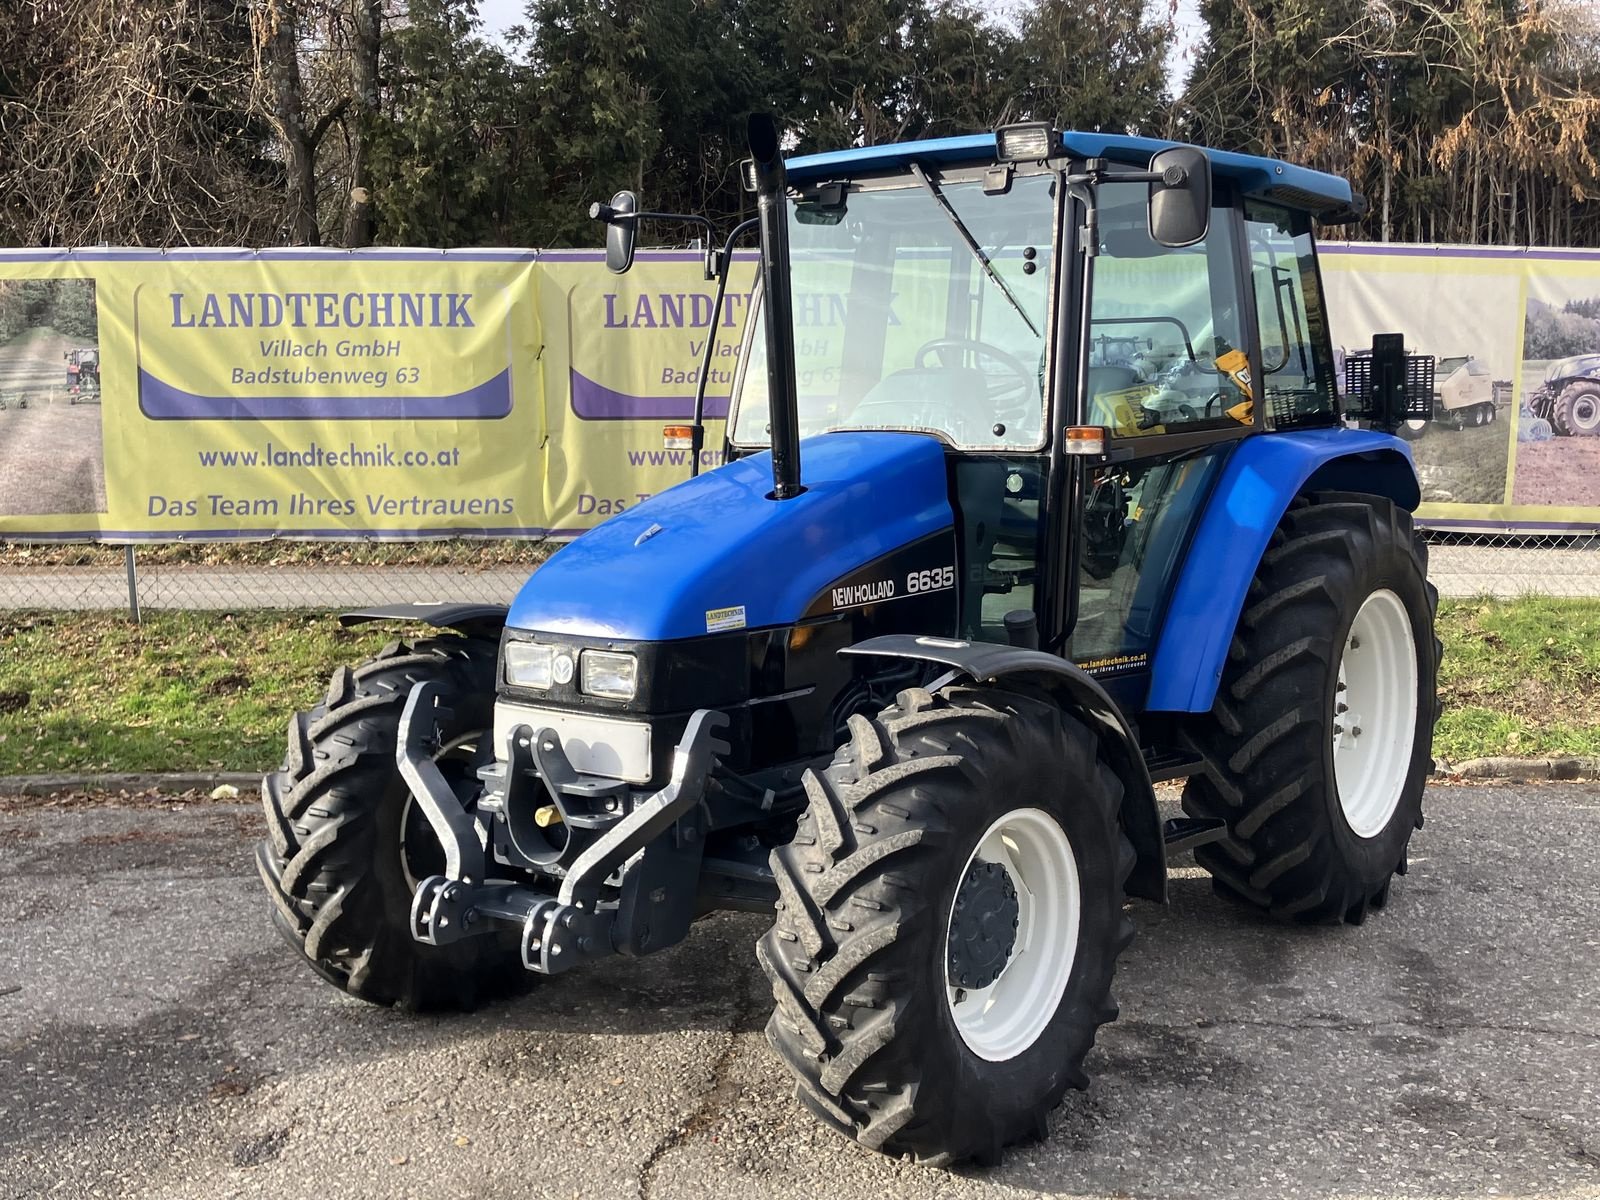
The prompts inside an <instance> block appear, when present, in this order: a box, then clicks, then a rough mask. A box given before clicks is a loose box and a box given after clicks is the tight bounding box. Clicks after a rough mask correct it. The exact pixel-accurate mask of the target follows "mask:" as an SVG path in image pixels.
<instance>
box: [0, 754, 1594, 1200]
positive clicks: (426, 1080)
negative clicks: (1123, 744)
mask: <svg viewBox="0 0 1600 1200" xmlns="http://www.w3.org/2000/svg"><path fill="white" fill-rule="evenodd" d="M1428 814H1429V816H1428V823H1427V827H1426V828H1425V829H1424V830H1423V831H1422V832H1421V833H1420V834H1419V835H1418V836H1417V839H1416V841H1415V842H1414V843H1413V856H1412V860H1411V872H1410V874H1409V875H1408V876H1407V877H1405V878H1404V879H1401V880H1399V881H1398V882H1397V884H1396V886H1395V889H1394V896H1393V900H1392V903H1391V904H1390V906H1389V908H1388V909H1387V910H1386V911H1384V912H1381V913H1378V914H1376V915H1375V916H1374V917H1373V918H1372V919H1371V920H1369V921H1368V923H1367V924H1366V925H1365V926H1364V927H1361V928H1342V929H1298V928H1283V927H1280V926H1277V925H1274V924H1271V923H1269V922H1266V921H1264V920H1262V919H1260V918H1258V917H1256V916H1254V915H1252V914H1250V913H1248V912H1246V911H1244V910H1242V909H1240V908H1238V907H1236V906H1234V905H1232V904H1230V903H1228V902H1226V901H1224V900H1222V899H1220V898H1218V897H1215V896H1214V895H1213V894H1212V892H1211V890H1210V887H1209V886H1208V884H1207V882H1206V880H1205V879H1204V878H1203V877H1202V876H1201V875H1200V874H1199V873H1198V872H1196V871H1195V870H1194V869H1193V867H1192V866H1191V867H1188V868H1187V869H1184V868H1182V867H1180V869H1179V870H1178V871H1177V873H1176V876H1175V878H1174V881H1173V903H1172V904H1171V906H1170V907H1168V908H1166V909H1159V908H1155V907H1153V906H1150V905H1147V904H1139V905H1136V906H1135V917H1136V920H1137V922H1138V925H1139V931H1140V932H1139V937H1138V939H1137V940H1136V941H1135V942H1134V945H1133V947H1132V948H1131V949H1130V950H1129V952H1128V953H1127V955H1126V956H1125V957H1124V959H1123V963H1122V966H1121V969H1120V970H1119V972H1118V977H1117V990H1118V994H1119V998H1120V999H1121V1001H1122V1017H1121V1019H1120V1020H1119V1021H1117V1022H1116V1023H1115V1024H1113V1025H1112V1026H1109V1027H1108V1028H1107V1029H1106V1030H1104V1031H1103V1033H1102V1035H1101V1039H1100V1045H1099V1047H1098V1048H1097V1049H1096V1050H1095V1051H1094V1052H1093V1053H1092V1055H1091V1056H1090V1059H1089V1066H1090V1069H1091V1071H1092V1073H1093V1074H1094V1076H1095V1081H1094V1084H1093V1086H1092V1087H1091V1089H1090V1090H1089V1092H1088V1093H1086V1094H1073V1095H1071V1096H1069V1097H1068V1099H1067V1101H1066V1103H1065V1104H1064V1105H1063V1106H1062V1107H1061V1109H1060V1110H1059V1111H1058V1113H1057V1114H1056V1119H1055V1122H1054V1125H1053V1130H1052V1133H1051V1136H1050V1137H1049V1138H1048V1140H1046V1141H1045V1142H1043V1143H1041V1144H1038V1145H1034V1146H1027V1147H1021V1148H1018V1149H1016V1150H1014V1151H1012V1153H1011V1154H1010V1156H1009V1157H1008V1158H1007V1160H1006V1162H1005V1164H1004V1165H1003V1166H1001V1167H999V1168H997V1169H993V1170H977V1169H962V1170H959V1171H940V1170H932V1169H927V1168H922V1167H917V1166H914V1165H912V1164H909V1163H903V1162H896V1161H892V1160H889V1159H886V1158H883V1157H881V1156H877V1155H873V1154H870V1153H868V1152H866V1151H863V1150H861V1149H859V1148H857V1147H855V1146H854V1145H853V1144H851V1143H849V1142H847V1141H845V1140H843V1139H842V1138H840V1137H838V1136H837V1135H835V1134H833V1133H831V1132H829V1131H827V1130H825V1129H823V1128H821V1127H819V1126H818V1125H817V1124H816V1123H815V1122H814V1121H813V1120H812V1119H811V1118H810V1117H809V1116H808V1115H807V1114H806V1113H805V1112H804V1111H803V1110H802V1109H801V1108H800V1107H799V1106H798V1105H797V1104H796V1103H795V1102H794V1100H793V1099H792V1098H791V1092H790V1085H789V1081H788V1078H787V1076H786V1074H785V1072H784V1070H783V1069H782V1068H781V1067H780V1066H779V1064H778V1063H777V1062H776V1060H775V1058H774V1057H773V1055H772V1054H771V1053H770V1051H769V1050H768V1048H767V1045H766V1043H765V1040H764V1038H763V1037H762V1034H761V1032H760V1031H761V1027H762V1025H763V1023H764V1022H765V1020H766V1016H767V1011H768V994H767V991H766V988H765V986H764V983H763V981H762V980H761V978H760V975H759V972H758V970H757V968H756V965H755V961H754V955H753V952H752V946H753V943H754V941H755V939H756V937H757V935H758V933H759V932H760V930H761V924H762V923H761V920H760V918H757V917H751V916H718V917H714V918H712V919H710V920H708V921H705V922H703V923H702V924H700V925H699V926H697V927H696V929H695V930H694V932H693V934H692V935H691V937H690V939H689V941H688V942H686V943H685V944H684V945H682V946H680V947H677V948H676V949H674V950H671V951H668V952H666V953H663V954H660V955H657V956H654V957H651V958H645V959H637V960H622V959H618V960H612V961H609V962H605V963H601V964H598V965H595V966H593V967H590V968H588V969H585V970H583V971H580V972H577V973H574V974H573V975H570V976H565V977H561V978H559V979H555V980H549V981H544V982H542V983H540V984H539V985H538V986H537V987H535V988H534V989H533V990H532V991H531V992H530V993H529V994H528V995H527V996H525V997H523V998H521V999H517V1000H514V1001H508V1002H504V1003H501V1004H499V1005H496V1006H494V1007H492V1008H489V1009H487V1010H485V1011H482V1012H479V1013H476V1014H474V1015H471V1016H464V1017H441V1018H433V1017H429V1018H420V1017H414V1016H408V1015H405V1014H400V1013H395V1012H390V1011H386V1010H381V1009H375V1008H371V1007H368V1006H366V1005H363V1004H360V1003H358V1002H356V1001H352V1000H349V999H347V998H345V997H343V996H341V995H340V994H338V993H337V992H335V991H334V990H333V989H332V988H330V987H328V986H327V985H325V984H323V983H322V982H321V981H319V980H318V979H316V978H315V977H314V976H313V975H312V974H311V972H310V971H309V970H307V969H305V968H304V967H303V966H302V965H301V964H300V963H299V962H297V961H296V960H295V958H294V957H293V956H292V955H291V954H290V952H289V950H288V949H287V948H286V947H285V946H284V945H283V944H282V943H281V942H280V941H279V940H278V938H277V937H276V935H275V934H273V933H272V932H271V930H270V928H269V925H268V921H267V913H266V901H265V899H264V897H263V896H262V895H261V893H260V885H259V883H258V882H257V880H256V878H255V873H254V871H253V869H252V868H251V865H250V859H249V851H250V845H251V843H252V841H253V840H254V838H255V837H256V836H258V832H259V827H258V822H257V819H256V817H255V813H254V810H253V809H249V808H244V807H236V806H219V805H214V804H209V803H204V804H190V805H186V806H184V805H174V804H172V803H154V804H146V805H144V806H134V807H97V808H85V807H77V806H73V805H63V806H51V805H49V804H47V803H46V802H42V801H39V800H32V799H30V800H13V801H5V800H0V928H3V930H4V939H3V943H0V947H3V948H0V1196H5V1197H13V1196H14V1197H34V1196H51V1197H56V1196H62V1197H77V1196H117V1197H124V1196H126V1197H174V1198H178V1197H195V1198H205V1200H214V1198H218V1197H229V1196H258V1195H270V1196H274V1197H285V1198H290V1197H302V1196H318V1197H366V1196H385V1197H387V1196H416V1197H427V1198H428V1200H443V1198H446V1197H474V1198H485V1200H488V1198H495V1197H508V1198H509V1197H518V1198H523V1197H543V1196H560V1197H568V1196H576V1197H596V1198H604V1200H611V1198H629V1197H640V1198H651V1200H653V1198H658V1197H686V1198H692V1200H711V1198H714V1197H724V1196H726V1197H807V1198H811V1197H816V1198H823V1197H826V1198H829V1200H853V1198H856V1197H861V1198H863V1200H866V1198H873V1200H876V1198H880V1197H907V1198H910V1197H918V1198H922V1197H935V1198H940V1200H955V1198H958V1197H1031V1196H1036V1195H1041V1194H1045V1195H1053V1194H1064V1195H1072V1196H1098V1197H1129V1196H1136V1197H1145V1196H1151V1197H1154V1196H1160V1197H1218V1198H1222V1197H1226V1198H1228V1200H1251V1198H1257V1197H1259V1198H1262V1200H1283V1198H1285V1197H1308V1196H1319V1197H1321V1196H1327V1197H1341V1198H1352V1200H1354V1198H1358V1197H1380V1196H1431V1197H1481V1196H1491V1195H1504V1196H1519V1197H1550V1198H1556V1197H1559V1198H1563V1200H1567V1198H1577V1197H1588V1198H1594V1197H1600V875H1597V873H1596V870H1595V862H1596V860H1597V858H1600V785H1591V784H1567V785H1553V786H1519V787H1516V788H1507V787H1490V786H1482V787H1442V788H1436V789H1434V790H1433V791H1432V793H1431V794H1430V798H1429V805H1428Z"/></svg>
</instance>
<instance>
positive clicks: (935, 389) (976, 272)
mask: <svg viewBox="0 0 1600 1200" xmlns="http://www.w3.org/2000/svg"><path fill="white" fill-rule="evenodd" d="M932 181H933V189H936V190H937V191H938V192H939V193H940V194H942V196H943V197H944V199H945V200H946V201H948V203H949V206H950V209H951V210H952V211H953V212H954V214H955V216H956V217H957V218H958V219H959V222H960V224H961V225H962V226H965V229H966V232H967V233H968V234H970V236H971V239H972V241H973V242H975V243H976V244H977V247H978V253H974V251H973V249H972V248H971V247H970V246H969V245H968V243H967V240H966V238H965V237H964V236H963V234H962V231H961V230H960V229H958V228H957V224H956V222H954V221H952V220H951V219H950V214H949V213H947V212H946V211H945V209H944V208H943V206H941V204H940V203H939V200H938V198H937V197H936V196H935V195H934V194H933V190H930V188H928V187H926V186H924V185H923V184H922V183H921V182H920V181H918V180H917V179H915V178H912V177H905V178H897V179H895V180H892V181H888V182H872V183H862V184H851V185H850V186H849V188H848V189H847V190H846V193H845V199H844V204H843V207H842V208H839V207H835V208H833V209H831V210H827V209H823V208H821V207H819V206H817V205H815V204H814V203H808V202H806V201H801V202H800V203H799V204H793V203H791V205H790V210H789V237H790V262H791V287H792V289H793V297H794V323H795V329H794V339H795V360H796V367H795V376H796V384H797V387H798V391H799V416H800V433H801V435H802V436H808V435H810V434H814V433H823V432H826V431H828V430H833V429H909V430H928V431H932V432H936V433H939V434H942V435H943V436H944V437H945V438H946V439H948V440H949V441H950V442H952V443H954V444H955V445H957V446H960V447H963V448H972V449H988V450H994V449H1010V450H1027V449H1035V448H1037V447H1039V446H1041V445H1042V444H1043V441H1044V402H1043V380H1044V378H1045V376H1044V372H1045V344H1046V337H1045V334H1046V331H1047V329H1048V327H1049V326H1048V320H1049V315H1050V314H1049V312H1048V309H1049V297H1050V279H1051V274H1052V266H1053V256H1054V247H1053V245H1052V231H1053V229H1054V225H1055V221H1054V211H1053V210H1054V203H1055V202H1054V199H1053V188H1052V184H1053V182H1054V176H1053V175H1049V174H1039V175H1027V176H1020V177H1017V178H1015V179H1013V180H1011V184H1010V187H1009V188H1008V189H1007V190H1006V191H1004V192H998V191H996V192H995V194H985V191H984V183H983V181H982V179H981V178H974V179H964V180H962V179H958V180H955V181H949V180H940V179H939V178H938V177H937V176H933V177H932ZM985 260H986V261H987V268H986V266H985ZM997 279H998V283H997V281H996V280H997ZM761 319H763V320H764V319H765V313H764V311H763V312H762V315H761ZM747 346H748V349H747V351H746V361H745V363H744V370H743V374H742V386H741V388H740V392H739V396H738V398H737V401H736V406H737V411H736V413H735V417H734V429H733V441H734V442H735V443H736V444H739V445H743V446H761V445H766V444H767V443H768V442H769V440H770V436H771V435H770V433H769V431H768V423H769V420H770V416H769V413H770V409H769V405H768V397H767V353H766V341H765V337H764V335H763V334H762V332H761V331H760V329H759V328H758V329H756V330H754V336H752V337H751V338H750V340H749V341H748V342H747Z"/></svg>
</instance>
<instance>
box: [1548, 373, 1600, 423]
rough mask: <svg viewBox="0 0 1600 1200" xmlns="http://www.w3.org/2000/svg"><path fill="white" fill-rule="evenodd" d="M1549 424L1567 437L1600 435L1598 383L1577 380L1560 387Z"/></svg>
mask: <svg viewBox="0 0 1600 1200" xmlns="http://www.w3.org/2000/svg"><path fill="white" fill-rule="evenodd" d="M1550 424H1551V425H1552V426H1553V427H1554V428H1555V431H1556V432H1557V433H1560V434H1565V435H1567V436H1568V437H1596V436H1600V383H1591V382H1589V381H1587V380H1579V381H1578V382H1577V383H1569V384H1567V386H1566V387H1564V388H1562V389H1561V395H1559V396H1557V397H1556V402H1555V406H1554V408H1553V409H1552V411H1551V414H1550Z"/></svg>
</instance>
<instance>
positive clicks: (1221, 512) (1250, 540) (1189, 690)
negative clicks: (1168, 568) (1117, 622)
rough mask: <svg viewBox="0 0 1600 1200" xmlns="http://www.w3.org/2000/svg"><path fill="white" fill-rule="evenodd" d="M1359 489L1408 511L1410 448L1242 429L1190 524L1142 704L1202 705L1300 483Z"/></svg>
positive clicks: (1318, 488) (1371, 435) (1346, 432)
mask: <svg viewBox="0 0 1600 1200" xmlns="http://www.w3.org/2000/svg"><path fill="white" fill-rule="evenodd" d="M1322 491H1329V492H1365V493H1367V494H1369V495H1378V496H1386V497H1388V498H1389V499H1390V500H1393V501H1394V502H1395V503H1396V504H1397V505H1399V506H1400V507H1401V508H1404V509H1407V510H1408V511H1411V512H1415V511H1416V508H1417V504H1418V502H1419V501H1420V499H1421V489H1420V488H1419V486H1418V483H1417V473H1416V468H1415V467H1414V466H1413V465H1412V462H1411V448H1410V447H1409V446H1407V445H1406V443H1405V442H1403V441H1401V440H1400V439H1399V438H1397V437H1393V436H1391V435H1389V434H1386V433H1378V432H1376V431H1374V430H1367V429H1313V430H1303V431H1300V432H1295V433H1274V434H1268V435H1265V436H1260V437H1251V438H1246V439H1245V440H1244V441H1243V442H1242V443H1240V445H1239V448H1238V449H1237V450H1235V451H1234V452H1233V455H1232V457H1230V458H1229V459H1228V462H1227V465H1226V466H1225V467H1224V468H1223V471H1222V477H1221V478H1220V479H1219V480H1218V481H1217V486H1216V490H1215V491H1214V492H1213V493H1212V494H1211V499H1210V500H1209V502H1208V503H1207V504H1206V509H1205V512H1204V513H1202V514H1201V517H1200V521H1199V523H1198V524H1197V525H1196V527H1195V531H1194V537H1193V540H1192V541H1191V542H1190V544H1189V553H1188V556H1187V557H1186V558H1185V560H1184V564H1183V570H1182V572H1181V573H1180V574H1179V576H1178V581H1177V586H1176V587H1174V588H1173V592H1172V599H1171V601H1170V603H1169V604H1168V605H1167V616H1166V620H1165V622H1164V624H1163V625H1162V629H1161V635H1160V637H1159V639H1158V640H1157V642H1156V649H1155V654H1154V656H1153V657H1152V659H1151V665H1150V693H1149V696H1148V698H1147V700H1146V702H1145V708H1146V709H1147V710H1150V711H1154V712H1209V711H1210V709H1211V703H1212V701H1213V700H1214V699H1215V698H1216V694H1217V684H1218V683H1219V682H1220V681H1221V679H1222V667H1223V664H1224V663H1225V662H1226V661H1227V657H1228V646H1229V644H1230V643H1231V642H1232V640H1233V631H1234V627H1235V626H1236V625H1238V623H1239V614H1240V613H1241V612H1242V611H1243V610H1244V599H1245V595H1246V594H1247V593H1248V591H1249V589H1250V581H1251V580H1252V579H1253V578H1254V577H1255V573H1256V568H1257V567H1258V566H1259V565H1260V563H1261V556H1262V555H1263V554H1265V553H1266V550H1267V546H1268V543H1269V542H1270V541H1271V539H1272V532H1273V530H1275V529H1276V528H1277V527H1278V522H1279V521H1281V520H1282V519H1283V514H1284V513H1285V512H1287V511H1288V509H1289V505H1290V504H1291V503H1292V502H1293V501H1294V498H1295V497H1296V496H1299V495H1301V494H1302V493H1305V492H1322Z"/></svg>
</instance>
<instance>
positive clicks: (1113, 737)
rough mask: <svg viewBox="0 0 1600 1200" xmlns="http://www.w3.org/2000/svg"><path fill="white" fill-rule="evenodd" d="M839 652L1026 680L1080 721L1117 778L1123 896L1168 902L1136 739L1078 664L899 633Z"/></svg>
mask: <svg viewBox="0 0 1600 1200" xmlns="http://www.w3.org/2000/svg"><path fill="white" fill-rule="evenodd" d="M841 653H844V654H863V655H876V656H878V657H883V658H907V659H915V660H918V661H921V662H929V663H937V664H939V665H940V666H944V667H949V668H950V669H951V670H952V671H954V672H956V673H958V674H959V675H963V676H966V677H967V678H969V679H971V680H973V681H974V682H976V683H996V682H1001V681H1004V682H1007V683H1027V684H1030V685H1032V686H1033V687H1036V688H1039V689H1041V690H1042V691H1044V692H1046V693H1048V694H1049V695H1050V696H1051V698H1052V699H1054V700H1055V701H1056V703H1057V704H1059V705H1060V706H1061V708H1062V709H1063V710H1065V711H1067V712H1071V713H1073V714H1075V715H1076V716H1078V717H1079V718H1080V719H1082V720H1083V721H1085V722H1086V723H1087V724H1088V726H1089V728H1090V729H1091V730H1093V731H1094V733H1095V736H1096V738H1097V739H1098V740H1099V742H1100V753H1101V756H1102V757H1103V758H1104V759H1105V762H1106V765H1107V766H1109V767H1110V768H1111V769H1112V771H1114V772H1115V773H1116V775H1117V778H1118V779H1120V780H1121V781H1122V812H1121V817H1122V827H1123V831H1124V832H1125V833H1126V834H1127V835H1128V840H1129V841H1130V842H1132V843H1133V850H1134V855H1135V862H1134V867H1133V872H1132V874H1130V875H1129V876H1128V883H1127V890H1128V894H1129V895H1130V896H1138V897H1140V898H1142V899H1145V900H1154V901H1156V902H1157V903H1161V904H1164V903H1166V899H1167V853H1166V844H1165V842H1164V841H1163V840H1162V833H1161V813H1160V810H1159V809H1158V808H1157V806H1156V793H1155V788H1154V787H1152V786H1151V783H1150V773H1149V772H1148V771H1147V770H1146V769H1145V765H1144V754H1143V752H1142V751H1141V750H1140V749H1139V738H1138V736H1137V735H1136V734H1135V733H1134V732H1133V729H1132V727H1131V726H1129V724H1128V722H1127V719H1126V718H1124V717H1123V715H1122V713H1121V711H1120V710H1118V708H1117V706H1116V703H1115V702H1114V701H1113V700H1112V699H1111V697H1110V696H1108V695H1107V694H1106V692H1105V689H1104V688H1102V687H1101V686H1100V685H1099V684H1098V683H1096V682H1095V681H1094V680H1093V679H1091V678H1090V677H1089V676H1088V674H1086V673H1085V672H1084V671H1083V670H1082V669H1081V668H1080V667H1078V666H1076V665H1075V664H1073V663H1070V662H1067V661H1066V660H1065V659H1060V658H1057V657H1056V656H1055V655H1053V654H1046V653H1044V652H1043V651H1041V650H1026V649H1022V648H1020V647H1017V646H996V645H990V644H988V643H985V642H965V641H955V640H953V639H948V638H928V637H917V636H915V635H913V634H898V633H897V634H889V635H886V636H884V637H875V638H869V639H868V640H866V641H864V642H858V643H856V644H855V645H854V646H850V647H848V648H847V649H845V650H843V651H841Z"/></svg>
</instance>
